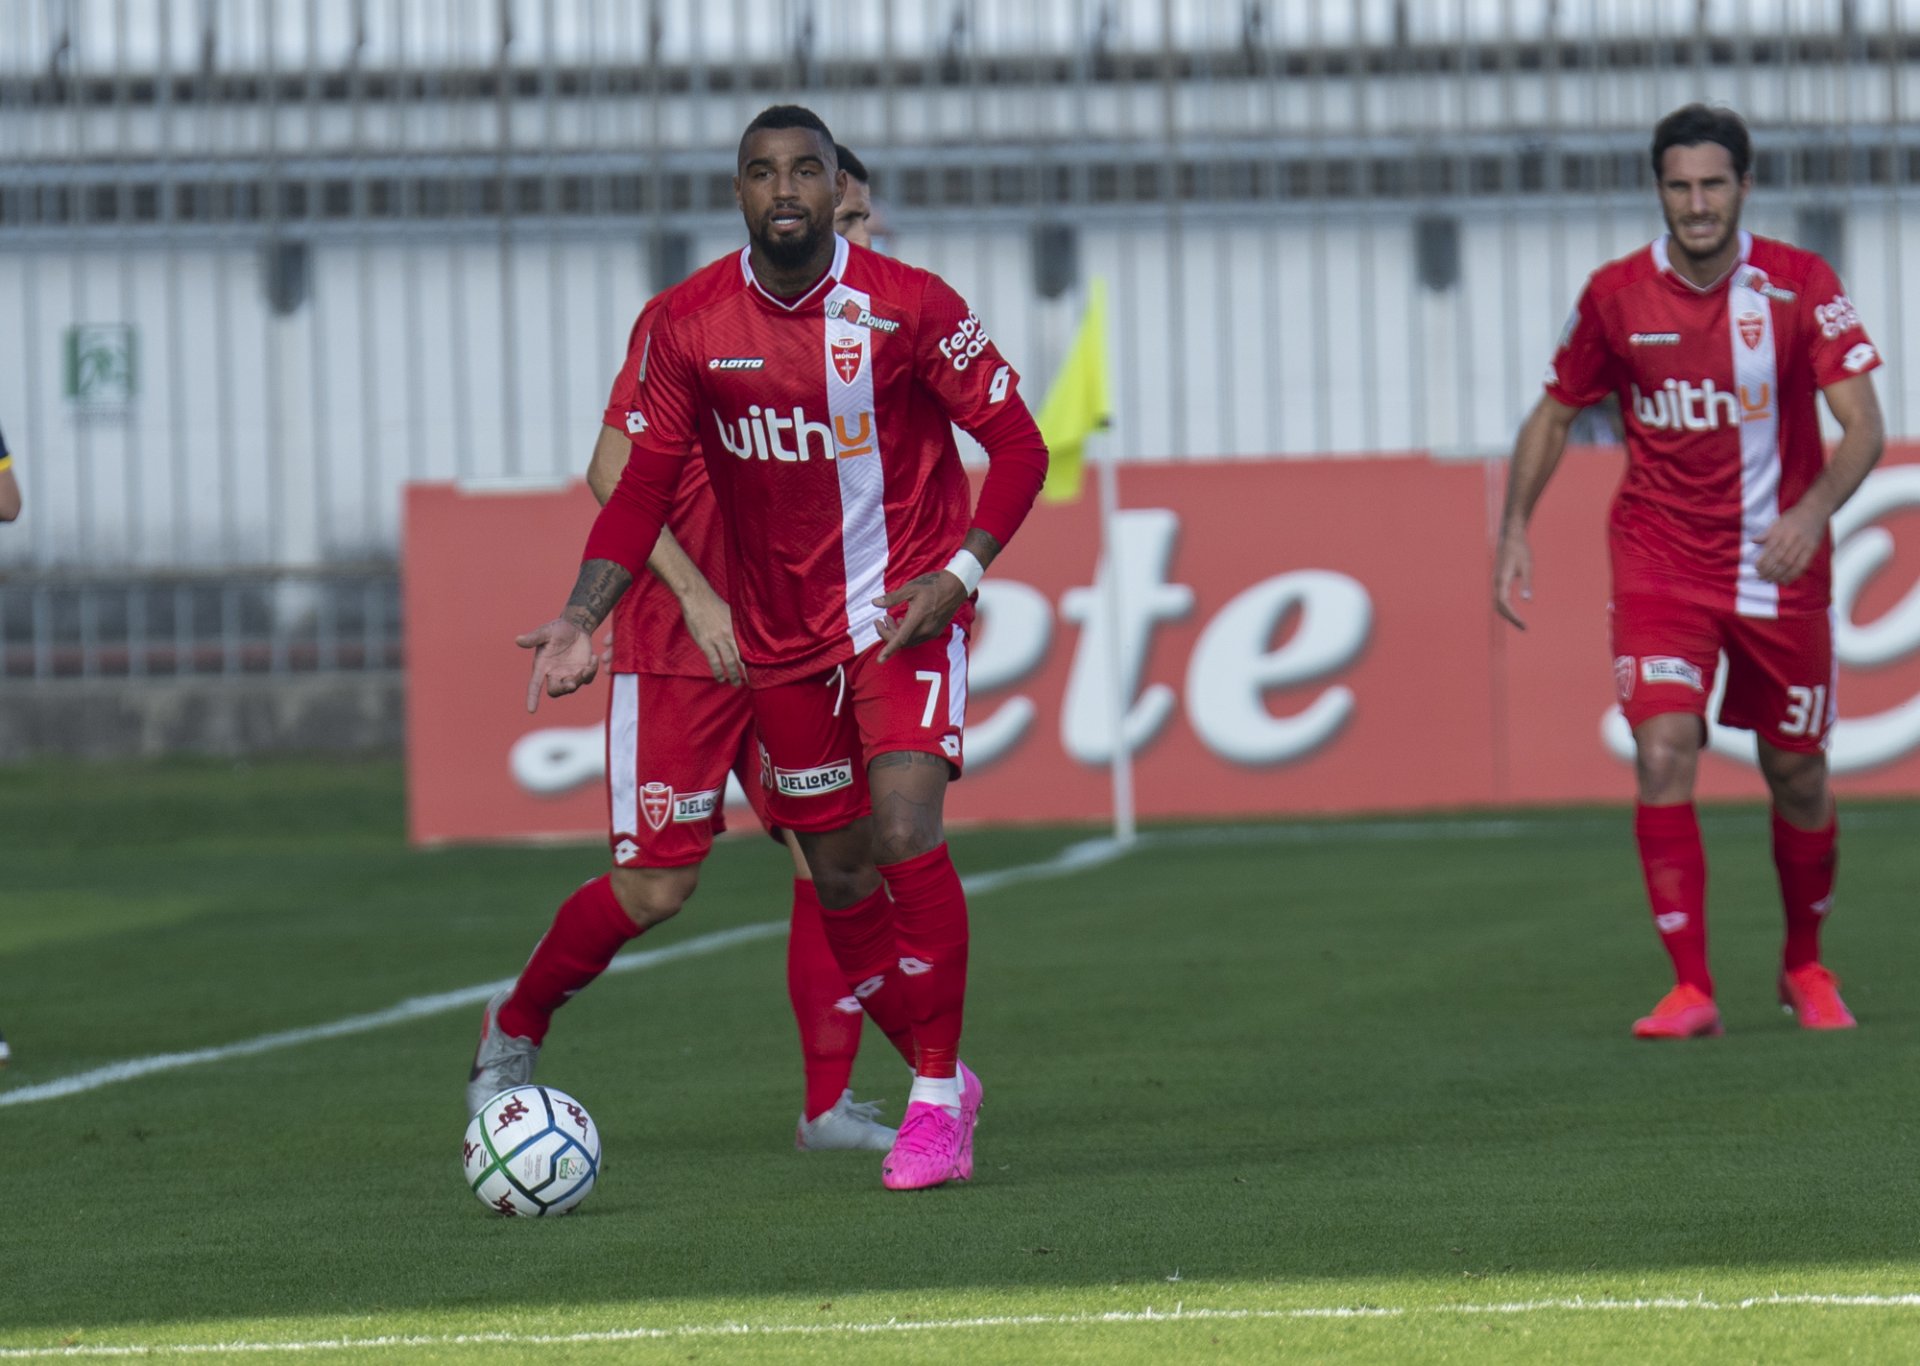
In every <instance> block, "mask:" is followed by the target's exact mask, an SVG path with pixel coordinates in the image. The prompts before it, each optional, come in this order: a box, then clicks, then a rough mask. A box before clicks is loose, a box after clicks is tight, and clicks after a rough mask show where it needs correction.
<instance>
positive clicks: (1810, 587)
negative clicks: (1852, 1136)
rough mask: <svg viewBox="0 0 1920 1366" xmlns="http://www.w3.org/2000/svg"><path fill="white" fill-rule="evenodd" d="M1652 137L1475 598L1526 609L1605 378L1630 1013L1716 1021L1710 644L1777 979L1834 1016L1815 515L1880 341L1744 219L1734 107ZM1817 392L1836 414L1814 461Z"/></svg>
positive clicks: (1830, 491) (1834, 485) (1824, 583)
mask: <svg viewBox="0 0 1920 1366" xmlns="http://www.w3.org/2000/svg"><path fill="white" fill-rule="evenodd" d="M1652 151H1653V170H1654V176H1655V180H1656V182H1657V184H1658V188H1659V195H1660V202H1661V206H1662V209H1663V210H1664V212H1665V215H1666V220H1667V234H1666V236H1664V237H1662V238H1660V239H1659V240H1658V241H1655V242H1654V243H1652V244H1651V245H1650V246H1647V247H1643V248H1642V249H1640V250H1639V251H1636V252H1634V253H1633V254H1632V255H1631V256H1627V257H1624V258H1622V259H1621V260H1618V261H1615V262H1613V263H1612V264H1610V265H1606V266H1603V267H1601V268H1600V269H1599V270H1598V271H1596V272H1595V273H1594V275H1593V276H1592V278H1591V279H1590V280H1589V281H1588V282H1587V287H1586V290H1585V292H1584V293H1582V294H1581V296H1580V300H1579V303H1578V304H1577V305H1576V306H1575V308H1574V311H1573V316H1572V317H1571V318H1570V319H1568V322H1567V327H1566V331H1565V332H1564V334H1562V336H1561V338H1560V345H1559V349H1558V350H1557V351H1556V352H1555V354H1554V358H1553V363H1552V365H1550V366H1549V367H1548V370H1547V380H1546V394H1545V396H1544V397H1542V398H1541V400H1540V402H1539V404H1538V406H1537V407H1535V409H1534V410H1533V413H1532V415H1531V416H1530V417H1529V418H1528V419H1527V421H1526V424H1525V425H1524V426H1523V427H1522V429H1521V431H1520V436H1519V440H1518V442H1517V444H1516V446H1515V448H1514V454H1513V465H1512V470H1511V473H1510V475H1509V477H1508V483H1507V499H1506V510H1505V513H1504V515H1503V518H1502V523H1501V531H1500V540H1499V548H1498V551H1497V558H1496V563H1495V567H1494V576H1493V598H1494V606H1495V607H1496V609H1497V610H1498V611H1499V613H1500V614H1501V615H1502V616H1504V617H1506V618H1507V620H1509V621H1511V622H1512V623H1513V624H1514V625H1515V626H1520V627H1522V628H1523V629H1524V623H1523V622H1522V621H1521V620H1520V618H1519V616H1518V615H1517V614H1516V612H1515V610H1514V606H1513V604H1512V601H1511V595H1512V590H1513V589H1514V588H1515V586H1518V588H1519V589H1520V593H1521V596H1522V598H1527V597H1531V596H1532V580H1533V557H1532V552H1531V551H1530V549H1529V548H1528V545H1527V521H1528V518H1529V517H1530V515H1531V514H1532V512H1533V508H1534V504H1535V503H1536V502H1537V501H1538V500H1539V498H1540V494H1541V492H1542V491H1543V490H1544V489H1545V488H1546V485H1547V481H1548V479H1549V478H1551V477H1552V474H1553V470H1554V467H1555V465H1556V464H1557V463H1558V462H1559V460H1560V456H1561V453H1562V451H1563V450H1564V449H1565V447H1566V442H1567V432H1568V429H1569V427H1570V426H1571V425H1572V422H1573V419H1574V417H1575V415H1576V414H1578V413H1579V411H1580V410H1581V409H1582V408H1585V407H1587V406H1588V405H1590V404H1594V403H1598V402H1599V401H1600V400H1601V399H1603V398H1605V397H1606V396H1607V395H1609V394H1614V395H1618V397H1619V400H1620V409H1621V416H1622V418H1623V419H1624V422H1625V427H1626V443H1627V473H1626V478H1625V480H1624V481H1623V482H1622V483H1621V485H1620V491H1619V493H1618V495H1617V496H1616V497H1615V499H1614V503H1613V512H1612V517H1611V522H1610V532H1609V537H1608V543H1609V548H1610V552H1611V558H1612V564H1613V602H1612V607H1611V615H1612V630H1613V656H1614V660H1613V668H1614V681H1615V685H1616V688H1617V690H1618V693H1619V698H1620V707H1621V710H1622V711H1623V712H1624V713H1625V714H1626V718H1627V721H1628V722H1629V724H1630V725H1631V726H1632V727H1633V738H1634V747H1635V752H1636V755H1637V774H1638V783H1639V804H1638V806H1637V807H1636V809H1635V815H1634V835H1635V838H1636V839H1637V841H1638V842H1639V846H1640V862H1641V867H1642V870H1643V872H1644V874H1645V878H1646V887H1647V896H1648V899H1649V901H1650V902H1651V903H1652V908H1653V919H1654V924H1655V926H1656V927H1657V928H1658V930H1659V932H1660V938H1661V942H1662V943H1663V944H1664V945H1665V947H1666V950H1667V954H1668V956H1669V957H1670V958H1671V959H1672V961H1673V970H1674V976H1675V979H1676V982H1675V986H1674V989H1673V990H1672V991H1671V992H1670V993H1668V994H1667V995H1666V996H1665V997H1664V998H1662V999H1661V1001H1660V1002H1659V1003H1658V1004H1657V1005H1656V1006H1655V1007H1654V1008H1653V1011H1652V1013H1651V1014H1649V1015H1647V1016H1645V1017H1644V1018H1642V1019H1640V1020H1638V1021H1637V1022H1636V1023H1635V1024H1634V1027H1633V1032H1634V1034H1635V1035H1637V1036H1638V1037H1640V1038H1645V1039H1672V1038H1686V1037H1691V1036H1696V1035H1702V1034H1718V1033H1720V1030H1721V1018H1720V1010H1719V1007H1718V1006H1717V1005H1716V1003H1715V1001H1714V994H1713V978H1712V976H1711V974H1710V973H1709V972H1708V970H1707V936H1706V890H1707V865H1706V855H1705V852H1704V850H1703V848H1702V845H1701V841H1700V825H1699V822H1698V820H1697V819H1696V817H1695V815H1694V807H1693V789H1694V774H1695V769H1696V767H1697V765H1698V762H1699V755H1700V750H1701V748H1702V746H1703V744H1704V743H1705V740H1706V711H1707V700H1708V697H1709V695H1710V694H1711V693H1712V691H1713V687H1714V675H1715V673H1716V671H1717V669H1718V664H1719V659H1720V656H1721V654H1722V652H1724V653H1725V656H1726V660H1727V677H1726V692H1725V695H1724V699H1723V701H1722V702H1721V705H1720V715H1719V720H1720V722H1721V724H1723V725H1727V726H1734V727H1738V728H1740V729H1743V730H1751V731H1754V732H1756V734H1757V737H1758V741H1759V754H1760V769H1761V772H1762V773H1763V774H1764V775H1765V777H1766V781H1767V786H1768V788H1769V790H1770V792H1771V794H1772V797H1773V861H1774V866H1775V868H1776V870H1777V871H1778V874H1779V880H1780V894H1781V898H1782V900H1783V902H1784V903H1785V909H1786V922H1787V923H1786V947H1785V952H1784V954H1783V957H1782V962H1781V971H1780V978H1779V992H1780V1000H1781V1002H1782V1003H1783V1004H1784V1005H1785V1006H1787V1008H1788V1009H1790V1010H1791V1011H1792V1012H1793V1013H1794V1015H1795V1016H1796V1017H1797V1018H1798V1019H1799V1021H1800V1023H1801V1024H1802V1025H1803V1026H1805V1027H1806V1028H1808V1029H1847V1028H1851V1027H1852V1025H1853V1023H1854V1019H1853V1016H1852V1014H1851V1013H1850V1012H1849V1011H1848V1010H1847V1007H1846V1005H1845V1004H1844V1003H1843V1002H1842V1001H1841V999H1840V993H1839V985H1838V983H1837V982H1836V980H1835V979H1834V976H1833V974H1832V973H1831V972H1829V971H1828V970H1827V969H1826V968H1825V967H1824V966H1823V965H1822V964H1821V961H1820V927H1821V924H1822V922H1823V921H1824V919H1825V917H1826V915H1827V912H1828V911H1829V909H1830V908H1831V906H1832V903H1833V883H1834V868H1835V863H1836V839H1837V835H1838V823H1837V820H1836V817H1835V812H1834V803H1833V794H1832V791H1831V789H1830V787H1829V786H1828V781H1827V755H1826V751H1827V743H1828V740H1829V738H1830V736H1831V733H1832V727H1833V723H1834V719H1835V717H1836V715H1837V714H1838V713H1837V709H1836V699H1835V697H1834V688H1833V684H1834V656H1833V623H1832V615H1831V594H1830V589H1829V580H1830V577H1831V561H1832V543H1831V539H1830V537H1829V535H1828V530H1827V523H1828V521H1829V519H1831V518H1832V516H1833V514H1834V511H1835V510H1836V509H1838V508H1839V507H1840V505H1841V504H1842V503H1844V502H1846V500H1847V499H1848V498H1849V497H1851V496H1852V495H1853V492H1854V490H1855V489H1857V488H1859V487H1860V483H1861V481H1862V480H1864V479H1865V478H1866V477H1867V475H1868V473H1869V472H1870V471H1871V470H1872V469H1873V466H1874V464H1875V462H1876V461H1878V460H1879V458H1880V451H1881V447H1882V445H1883V442H1884V438H1883V434H1882V423H1881V418H1880V406H1879V402H1878V400H1877V399H1876V398H1875V396H1874V390H1873V381H1872V380H1871V379H1870V378H1869V377H1868V375H1869V372H1870V371H1872V370H1874V369H1876V368H1878V366H1879V365H1880V354H1879V352H1878V351H1877V350H1876V349H1875V348H1874V345H1873V343H1872V342H1871V341H1870V340H1868V338H1867V334H1866V332H1865V330H1864V329H1863V328H1862V327H1861V324H1860V318H1859V315H1858V314H1857V313H1856V312H1855V311H1854V307H1853V304H1852V303H1851V302H1850V301H1849V300H1848V298H1847V296H1846V294H1845V293H1844V292H1843V291H1842V289H1841V286H1840V281H1839V279H1838V277H1837V276H1836V275H1835V274H1834V272H1833V269H1832V267H1831V266H1829V265H1828V264H1827V263H1826V262H1825V261H1823V260H1822V259H1820V257H1818V256H1816V255H1814V254H1813V253H1812V252H1808V251H1801V250H1799V249H1797V248H1795V247H1791V246H1788V245H1786V244H1785V243H1782V242H1774V241H1769V240H1767V239H1765V238H1760V237H1754V236H1752V235H1751V234H1749V233H1747V232H1744V231H1742V230H1741V227H1740V210H1741V208H1742V206H1743V205H1744V204H1745V203H1746V199H1747V195H1748V193H1749V192H1750V191H1751V189H1752V187H1753V176H1752V173H1751V171H1750V169H1749V167H1750V165H1751V162H1752V147H1751V143H1750V141H1749V138H1748V135H1747V129H1746V125H1745V124H1744V123H1743V122H1742V121H1741V119H1740V117H1739V116H1738V115H1737V114H1735V113H1733V112H1732V111H1731V110H1727V109H1719V108H1708V107H1707V106H1705V105H1698V104H1695V105H1689V106H1687V107H1686V108H1684V109H1680V110H1678V111H1676V112H1675V113H1673V114H1670V115H1669V116H1668V117H1667V118H1665V119H1663V120H1662V121H1661V122H1660V124H1659V126H1658V127H1657V128H1656V129H1655V130H1654V137H1653V148H1652ZM1816 395H1818V396H1824V397H1825V399H1826V401H1827V407H1828V408H1829V409H1830V410H1831V412H1832V413H1833V416H1834V418H1835V420H1836V421H1838V423H1839V424H1840V428H1841V433H1842V435H1841V438H1840V441H1839V444H1838V445H1837V446H1835V448H1834V450H1833V454H1832V457H1831V458H1830V459H1829V458H1827V457H1826V455H1825V453H1824V451H1823V449H1822V446H1821V439H1820V422H1819V413H1818V411H1817V407H1816V404H1817V397H1816Z"/></svg>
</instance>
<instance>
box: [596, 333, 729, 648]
mask: <svg viewBox="0 0 1920 1366" xmlns="http://www.w3.org/2000/svg"><path fill="white" fill-rule="evenodd" d="M658 304H659V300H658V299H657V298H656V299H653V300H650V301H649V302H648V304H647V306H646V307H645V308H643V309H641V310H640V316H639V318H638V319H636V320H635V322H634V324H633V331H632V332H631V333H629V334H628V336H627V359H626V362H625V363H624V364H622V365H621V367H620V373H619V374H618V375H616V376H614V380H613V392H612V394H610V395H609V396H608V398H607V411H606V413H605V415H604V417H603V419H602V420H603V421H604V422H605V423H606V424H607V425H608V426H609V427H611V428H613V429H614V430H615V431H622V432H626V433H627V434H628V435H629V436H631V435H632V434H633V432H632V424H633V423H634V422H635V421H636V419H634V418H633V416H632V415H633V414H634V413H635V412H636V411H638V408H639V403H640V380H641V377H642V375H643V374H644V373H645V367H646V364H647V361H648V359H649V356H648V348H647V345H646V338H647V332H648V327H649V324H650V323H651V322H652V320H653V315H654V313H655V310H656V308H657V306H658ZM638 420H644V419H638ZM667 526H668V527H669V528H671V529H672V531H673V538H674V539H675V540H676V541H678V542H679V543H680V548H681V549H682V550H684V551H686V552H687V558H688V559H690V560H692V561H693V563H694V565H695V566H696V567H697V568H698V569H699V570H700V572H701V573H702V574H704V575H706V577H707V582H708V583H710V584H712V585H713V591H714V592H716V593H718V594H719V595H720V597H721V599H722V600H723V601H724V600H725V598H726V596H727V572H726V571H727V566H726V550H725V547H724V545H723V543H722V541H721V536H720V519H719V516H718V510H717V509H716V508H715V507H714V505H713V490H712V489H711V488H710V487H709V486H708V483H707V470H706V466H705V465H703V464H701V462H700V461H698V460H689V461H687V462H685V469H684V472H683V473H682V474H681V476H680V485H679V487H678V488H677V489H676V490H675V491H674V495H673V508H672V510H671V511H670V512H668V514H667ZM613 669H614V672H615V673H626V674H630V673H650V674H670V675H672V676H674V677H679V678H711V677H712V676H713V670H712V668H711V667H710V666H709V665H708V664H707V657H706V656H705V655H704V654H702V653H701V652H700V647H699V646H698V645H696V644H694V643H693V635H692V634H691V633H690V632H689V631H688V630H687V624H686V619H685V618H684V617H683V616H681V614H680V599H678V598H676V597H675V596H674V595H673V590H672V589H670V588H668V587H667V586H666V585H665V584H664V583H662V582H660V580H659V579H657V578H655V577H654V575H653V573H652V571H651V570H642V571H641V572H640V573H638V574H636V575H635V576H634V580H633V587H631V588H629V589H628V590H627V591H626V592H625V593H624V594H623V595H622V596H621V598H620V602H619V604H618V605H617V606H616V607H615V608H614V609H613Z"/></svg>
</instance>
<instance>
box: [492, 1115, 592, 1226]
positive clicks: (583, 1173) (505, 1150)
mask: <svg viewBox="0 0 1920 1366" xmlns="http://www.w3.org/2000/svg"><path fill="white" fill-rule="evenodd" d="M461 1151H462V1155H463V1163H464V1166H465V1169H466V1174H467V1189H468V1190H470V1191H472V1192H473V1194H474V1197H475V1198H476V1199H478V1200H479V1201H480V1203H481V1204H483V1205H485V1206H486V1207H487V1208H488V1209H491V1210H495V1211H498V1212H499V1213H501V1214H531V1215H533V1216H535V1217H538V1216H540V1215H543V1214H565V1213H566V1212H567V1211H568V1210H570V1209H572V1208H573V1207H574V1206H575V1205H577V1204H579V1203H580V1202H581V1201H582V1200H584V1199H586V1198H587V1192H588V1191H590V1190H592V1189H593V1183H594V1181H595V1180H596V1179H598V1177H599V1175H600V1130H599V1127H598V1126H596V1125H595V1124H594V1122H593V1116H592V1115H590V1114H588V1113H587V1111H586V1107H585V1106H583V1105H581V1104H580V1102H579V1101H577V1100H575V1099H574V1098H573V1097H572V1096H570V1095H568V1094H567V1093H566V1092H564V1091H556V1090H554V1089H553V1088H552V1087H551V1086H516V1087H514V1088H513V1089H512V1090H508V1091H502V1092H501V1093H500V1094H499V1095H497V1096H495V1097H494V1098H493V1099H492V1100H489V1101H488V1102H487V1103H486V1104H485V1105H482V1106H481V1107H480V1112H479V1113H478V1114H476V1115H475V1116H474V1117H473V1118H472V1119H470V1120H468V1121H467V1138H466V1142H465V1144H464V1145H463V1146H462V1149H461Z"/></svg>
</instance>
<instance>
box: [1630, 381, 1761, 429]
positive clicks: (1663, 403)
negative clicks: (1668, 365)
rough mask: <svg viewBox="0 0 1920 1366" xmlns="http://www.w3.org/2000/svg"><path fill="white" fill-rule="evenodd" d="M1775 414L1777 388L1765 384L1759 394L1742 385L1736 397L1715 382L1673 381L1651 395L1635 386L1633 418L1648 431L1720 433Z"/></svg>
mask: <svg viewBox="0 0 1920 1366" xmlns="http://www.w3.org/2000/svg"><path fill="white" fill-rule="evenodd" d="M1772 414H1773V386H1772V385H1770V384H1762V385H1761V386H1760V389H1759V392H1758V393H1755V392H1752V391H1750V390H1749V389H1748V388H1747V386H1746V385H1744V384H1743V385H1741V386H1740V391H1739V394H1738V396H1737V397H1736V396H1735V395H1734V394H1732V393H1730V392H1728V391H1727V390H1724V389H1722V388H1720V387H1719V386H1718V385H1716V384H1715V383H1714V382H1713V381H1712V380H1706V381H1704V382H1702V383H1700V384H1694V383H1691V382H1689V381H1687V380H1684V379H1670V380H1668V381H1667V382H1666V383H1665V384H1663V385H1661V386H1660V387H1659V388H1658V389H1655V390H1654V391H1653V392H1652V393H1651V394H1643V393H1641V392H1640V386H1639V385H1637V384H1636V385H1634V386H1633V415H1634V417H1635V418H1636V419H1637V420H1638V421H1639V423H1640V425H1641V426H1642V427H1644V428H1646V429H1647V430H1648V431H1653V432H1668V431H1687V432H1717V431H1719V430H1720V429H1721V428H1722V427H1738V426H1739V425H1740V424H1741V423H1742V422H1755V421H1758V420H1760V419H1761V418H1765V417H1770V416H1772Z"/></svg>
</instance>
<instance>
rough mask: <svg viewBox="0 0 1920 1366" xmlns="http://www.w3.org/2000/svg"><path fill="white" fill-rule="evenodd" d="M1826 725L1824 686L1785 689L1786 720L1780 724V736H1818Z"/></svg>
mask: <svg viewBox="0 0 1920 1366" xmlns="http://www.w3.org/2000/svg"><path fill="white" fill-rule="evenodd" d="M1826 723H1827V685H1826V684H1824V683H1820V684H1816V685H1815V686H1813V687H1811V688H1788V689H1787V718H1786V720H1784V721H1782V722H1781V723H1780V733H1781V734H1782V735H1807V736H1814V735H1818V734H1819V733H1820V728H1821V727H1822V726H1824V725H1826Z"/></svg>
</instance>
